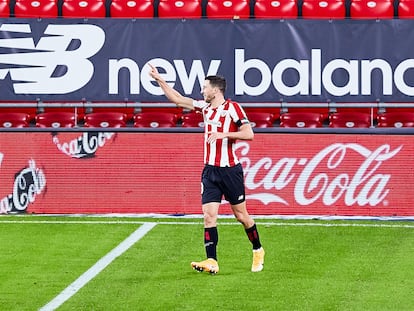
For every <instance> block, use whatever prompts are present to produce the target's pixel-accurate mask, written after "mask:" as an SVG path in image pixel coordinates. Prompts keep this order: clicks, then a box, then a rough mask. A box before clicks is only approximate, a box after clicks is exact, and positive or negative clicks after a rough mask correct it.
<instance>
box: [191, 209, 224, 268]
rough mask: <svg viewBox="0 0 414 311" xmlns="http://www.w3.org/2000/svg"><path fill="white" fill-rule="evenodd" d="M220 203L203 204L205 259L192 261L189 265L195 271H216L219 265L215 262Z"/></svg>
mask: <svg viewBox="0 0 414 311" xmlns="http://www.w3.org/2000/svg"><path fill="white" fill-rule="evenodd" d="M219 206H220V203H217V202H210V203H206V204H203V215H204V247H205V250H206V256H207V259H206V260H203V261H199V262H192V263H191V266H192V267H193V269H195V270H197V271H200V272H202V271H206V272H210V273H213V274H215V273H218V272H219V266H218V263H217V244H218V233H217V215H218V210H219Z"/></svg>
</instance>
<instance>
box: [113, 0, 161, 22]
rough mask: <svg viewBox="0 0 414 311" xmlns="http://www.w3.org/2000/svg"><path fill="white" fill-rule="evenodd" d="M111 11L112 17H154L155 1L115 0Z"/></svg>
mask: <svg viewBox="0 0 414 311" xmlns="http://www.w3.org/2000/svg"><path fill="white" fill-rule="evenodd" d="M109 12H110V15H111V17H120V18H152V17H154V3H153V1H152V0H113V1H112V2H111V4H110V7H109Z"/></svg>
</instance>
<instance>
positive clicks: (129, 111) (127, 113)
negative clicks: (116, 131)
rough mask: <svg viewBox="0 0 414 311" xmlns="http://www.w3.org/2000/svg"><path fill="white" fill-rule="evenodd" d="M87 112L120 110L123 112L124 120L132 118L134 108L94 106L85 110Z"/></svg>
mask: <svg viewBox="0 0 414 311" xmlns="http://www.w3.org/2000/svg"><path fill="white" fill-rule="evenodd" d="M87 111H88V113H95V112H109V113H111V112H120V113H122V114H125V116H126V117H125V122H128V121H132V118H133V117H134V113H135V108H133V107H128V108H127V107H114V106H112V107H94V108H92V109H88V110H87Z"/></svg>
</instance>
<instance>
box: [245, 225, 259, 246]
mask: <svg viewBox="0 0 414 311" xmlns="http://www.w3.org/2000/svg"><path fill="white" fill-rule="evenodd" d="M246 233H247V236H248V238H249V240H250V242H252V244H253V249H259V248H260V247H262V244H261V243H260V239H259V232H257V228H256V224H254V225H253V226H252V227H250V228H248V229H246Z"/></svg>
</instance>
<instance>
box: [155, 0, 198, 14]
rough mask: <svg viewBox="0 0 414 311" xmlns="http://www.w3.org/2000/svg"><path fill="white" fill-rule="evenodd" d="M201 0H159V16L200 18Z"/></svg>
mask: <svg viewBox="0 0 414 311" xmlns="http://www.w3.org/2000/svg"><path fill="white" fill-rule="evenodd" d="M201 16H202V8H201V0H160V2H159V4H158V17H160V18H201Z"/></svg>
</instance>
